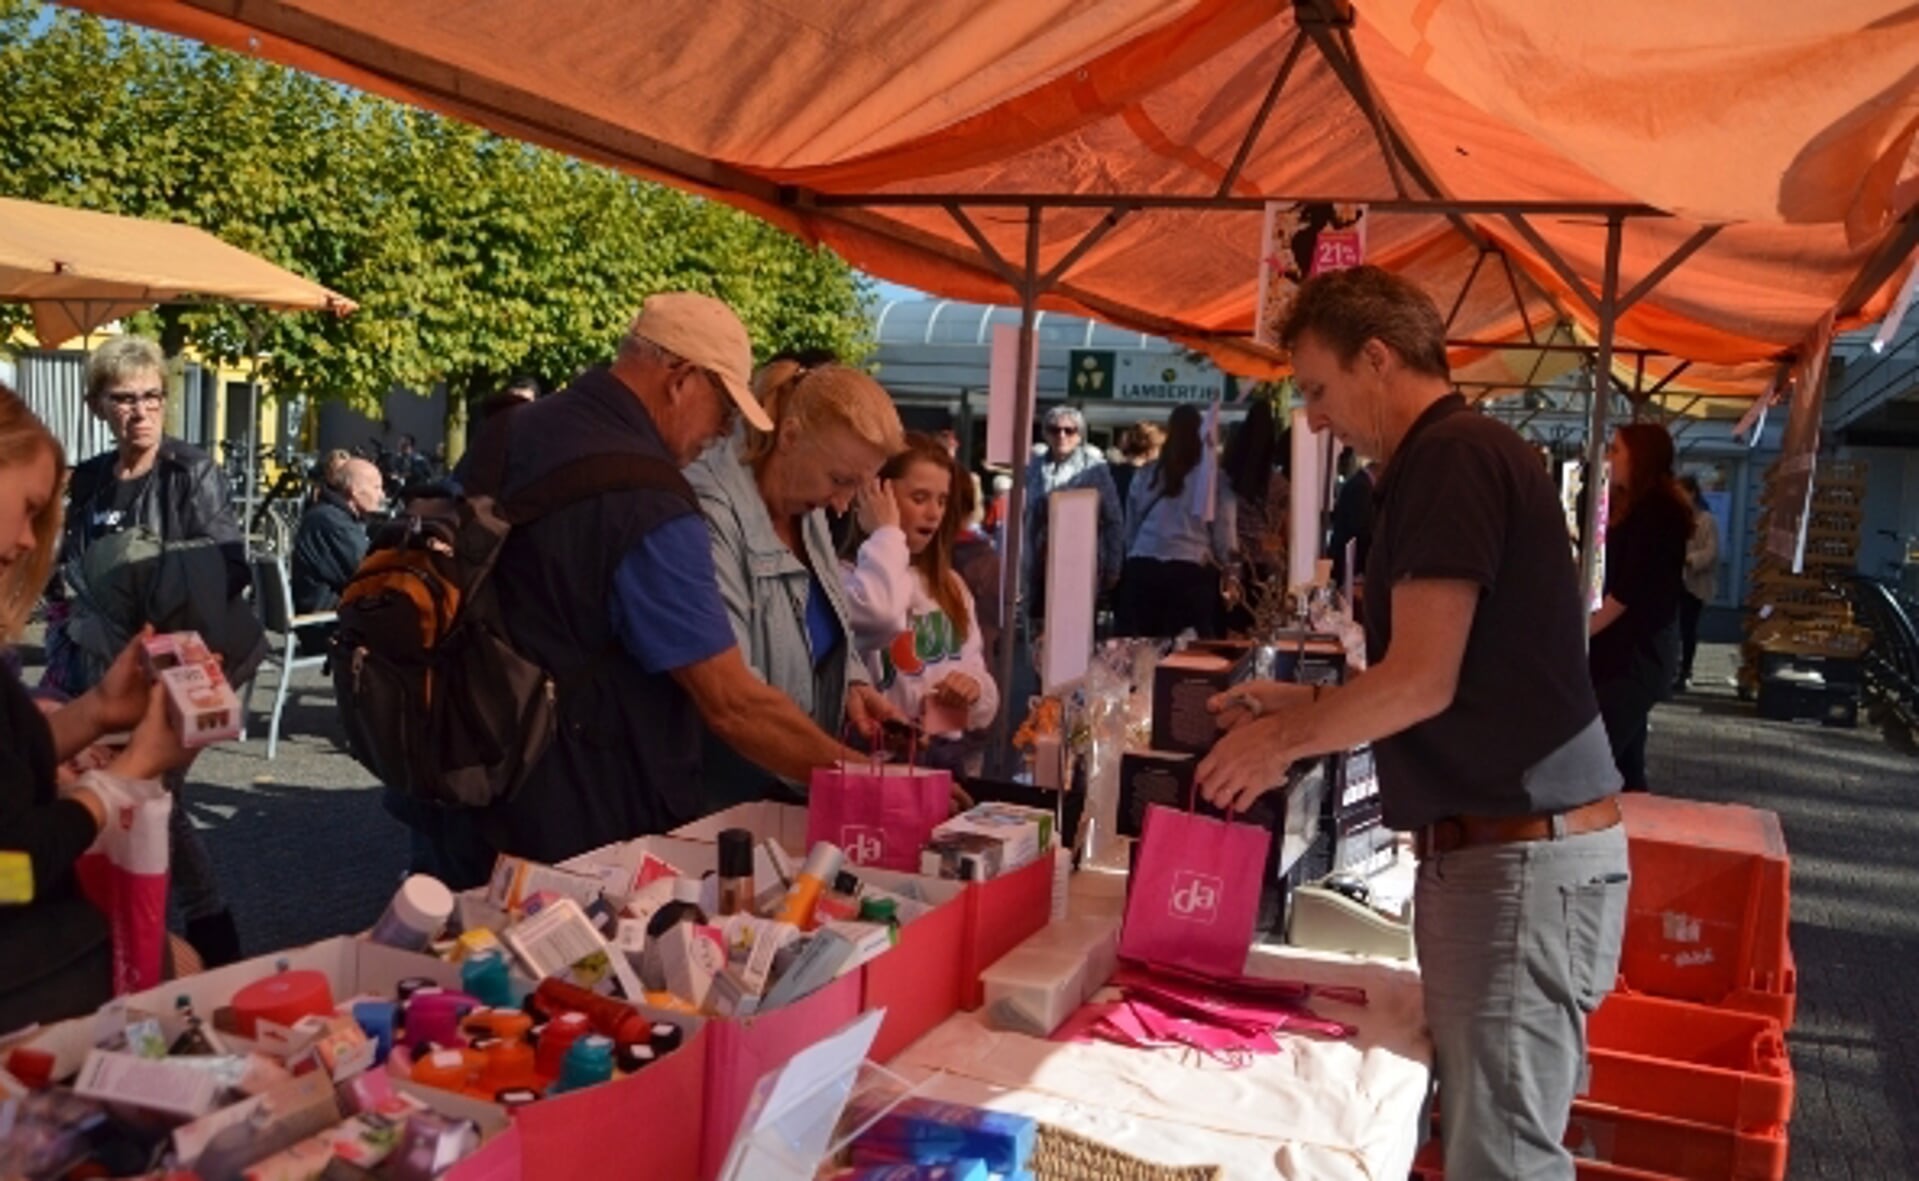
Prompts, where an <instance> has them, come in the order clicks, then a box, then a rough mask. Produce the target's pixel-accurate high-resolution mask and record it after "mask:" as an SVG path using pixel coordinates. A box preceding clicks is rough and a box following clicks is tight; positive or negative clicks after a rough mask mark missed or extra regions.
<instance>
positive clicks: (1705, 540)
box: [1675, 476, 1719, 689]
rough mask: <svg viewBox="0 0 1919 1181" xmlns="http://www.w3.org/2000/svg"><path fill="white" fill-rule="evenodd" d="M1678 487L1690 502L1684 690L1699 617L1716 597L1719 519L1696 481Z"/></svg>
mask: <svg viewBox="0 0 1919 1181" xmlns="http://www.w3.org/2000/svg"><path fill="white" fill-rule="evenodd" d="M1679 487H1680V489H1681V491H1683V492H1685V494H1686V499H1687V500H1689V501H1691V502H1692V537H1691V539H1690V540H1688V541H1687V542H1686V579H1685V589H1684V590H1682V591H1681V592H1680V595H1679V644H1680V652H1679V680H1678V682H1677V683H1676V686H1675V687H1676V688H1678V689H1685V688H1686V687H1688V686H1689V685H1691V684H1692V658H1693V655H1694V654H1695V653H1697V652H1698V651H1699V616H1700V615H1701V614H1703V613H1704V612H1705V610H1706V604H1707V603H1710V602H1712V599H1713V596H1714V595H1716V594H1718V593H1719V518H1718V517H1715V516H1713V515H1712V509H1711V508H1709V507H1708V506H1707V504H1706V494H1705V493H1704V492H1703V491H1701V490H1700V488H1699V480H1698V479H1697V478H1696V477H1693V476H1681V477H1680V478H1679Z"/></svg>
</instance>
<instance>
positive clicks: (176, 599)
mask: <svg viewBox="0 0 1919 1181" xmlns="http://www.w3.org/2000/svg"><path fill="white" fill-rule="evenodd" d="M86 389H87V405H88V407H89V408H90V409H91V410H92V411H93V413H94V414H95V416H97V417H98V418H99V419H100V420H101V421H102V422H104V423H106V426H107V430H108V431H109V432H111V433H112V435H113V443H114V446H113V449H112V450H111V451H107V452H104V453H103V454H100V455H96V456H94V457H93V458H92V459H89V460H87V461H86V462H84V463H82V464H80V465H78V466H77V467H75V468H74V469H73V475H72V478H71V479H70V480H69V481H68V484H67V514H66V527H65V530H64V533H63V535H62V538H61V548H60V573H61V582H62V583H63V584H64V592H63V593H62V596H61V598H62V602H61V603H60V605H59V606H58V607H57V608H56V610H55V611H54V612H53V614H52V615H51V617H50V624H49V627H48V643H47V677H46V683H47V685H48V687H50V688H53V689H55V690H58V691H59V692H62V693H64V694H67V695H69V696H73V695H78V694H79V693H81V692H83V691H85V690H87V689H90V688H92V687H93V686H94V685H95V684H97V683H98V681H99V679H100V677H101V676H102V675H103V674H104V673H105V671H106V668H107V665H108V664H109V663H110V662H111V660H112V659H113V657H114V654H115V653H117V652H118V651H119V650H120V648H121V647H123V646H124V645H125V643H126V641H127V639H128V638H129V637H130V636H132V635H133V634H134V633H135V632H137V631H138V630H139V629H140V628H142V627H144V626H147V625H153V626H154V627H155V629H156V630H159V631H182V630H192V631H197V632H199V633H201V635H202V637H203V638H204V639H205V640H206V641H207V644H208V646H209V647H210V648H211V649H212V650H213V651H215V652H217V653H219V654H220V655H221V656H223V657H224V658H225V661H226V671H227V678H228V679H229V680H230V681H231V682H232V683H234V684H235V685H244V684H245V683H246V682H247V680H248V679H249V678H251V676H252V675H253V669H254V668H255V667H256V666H257V665H258V663H259V660H260V657H261V655H263V654H264V652H265V636H264V633H263V632H262V631H261V630H260V626H259V624H258V622H257V621H256V620H255V618H254V616H253V613H252V611H251V609H250V608H249V607H248V606H247V605H246V602H245V598H244V596H245V593H246V590H247V587H248V585H249V583H250V581H251V580H250V578H249V575H248V571H247V560H246V542H245V537H244V535H243V534H242V533H241V531H240V525H239V522H238V521H236V520H235V519H234V516H233V513H232V511H231V509H230V508H229V506H228V503H227V490H226V482H225V481H224V480H223V479H222V478H221V475H220V469H219V468H218V467H217V466H216V465H215V464H214V462H213V460H212V459H211V458H209V457H208V456H207V455H206V454H205V453H204V452H202V451H200V450H198V449H197V448H194V447H192V446H189V445H188V444H186V443H184V442H181V441H180V440H179V439H174V438H169V437H167V435H166V433H165V431H164V429H163V428H164V422H165V417H166V402H167V395H166V358H165V356H164V355H163V354H162V353H161V351H160V346H159V345H157V344H155V343H154V342H153V341H151V340H147V339H145V338H143V337H138V336H120V337H115V338H114V339H112V340H110V341H108V342H106V343H105V344H103V345H101V346H100V347H99V348H97V349H95V350H94V351H93V354H92V356H90V357H88V358H87V369H86ZM163 567H164V569H163ZM184 786H185V773H184V770H181V771H176V772H174V773H171V774H170V775H169V776H168V779H167V787H168V789H169V790H171V791H172V792H173V793H174V808H173V822H172V835H173V841H172V866H171V872H172V879H173V880H172V884H173V890H174V894H175V896H176V897H177V898H178V899H179V902H180V911H181V914H182V915H183V917H184V918H185V920H186V927H187V929H186V935H187V942H188V943H191V944H192V945H193V947H194V950H196V951H198V952H199V953H200V956H201V958H202V959H204V960H205V961H206V964H207V966H208V967H218V966H219V965H221V964H224V963H230V962H232V961H233V960H236V959H238V958H239V956H240V940H239V935H238V932H237V931H236V930H235V928H234V924H233V915H232V913H231V912H230V911H229V910H228V909H227V904H226V902H225V901H224V900H223V899H222V898H221V896H220V890H219V885H218V883H217V882H216V880H215V878H214V874H213V862H212V859H211V858H210V857H209V856H208V854H207V850H206V845H205V843H204V841H203V840H202V839H201V837H200V834H199V832H198V831H197V830H196V829H195V828H194V827H193V822H192V819H191V817H190V815H189V813H188V810H187V808H186V807H185V806H184V803H183V801H182V800H181V796H180V793H181V790H182V789H183V788H184Z"/></svg>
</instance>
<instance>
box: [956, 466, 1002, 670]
mask: <svg viewBox="0 0 1919 1181" xmlns="http://www.w3.org/2000/svg"><path fill="white" fill-rule="evenodd" d="M953 495H954V497H955V498H956V499H957V500H958V502H959V509H958V512H959V519H960V529H959V536H958V537H956V538H954V539H953V569H955V570H957V571H959V576H960V578H961V579H962V580H963V581H964V582H965V583H966V589H967V590H968V591H969V592H970V593H971V594H972V596H973V606H974V608H975V610H974V612H973V618H974V620H975V622H977V623H978V624H979V632H980V645H981V646H982V647H983V648H984V649H985V650H986V659H987V660H988V661H989V662H990V661H992V660H993V659H994V653H996V652H998V651H999V632H1000V601H999V599H1000V586H999V581H1000V560H999V548H998V547H997V546H996V545H994V544H993V535H992V534H990V533H988V532H987V531H986V524H985V516H984V514H983V513H982V512H981V511H980V479H979V477H978V476H976V475H974V474H972V473H971V472H968V473H967V475H966V478H965V479H964V480H961V481H960V482H959V485H958V486H957V487H956V488H955V489H954V490H953Z"/></svg>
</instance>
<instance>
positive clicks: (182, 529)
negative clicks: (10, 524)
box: [60, 438, 251, 598]
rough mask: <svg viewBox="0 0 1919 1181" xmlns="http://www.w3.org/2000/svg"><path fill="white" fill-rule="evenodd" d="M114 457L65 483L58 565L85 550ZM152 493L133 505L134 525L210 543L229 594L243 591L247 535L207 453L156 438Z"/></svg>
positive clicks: (98, 459) (77, 471) (99, 458)
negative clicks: (219, 557)
mask: <svg viewBox="0 0 1919 1181" xmlns="http://www.w3.org/2000/svg"><path fill="white" fill-rule="evenodd" d="M117 461H118V453H117V452H114V451H108V452H104V453H102V454H100V455H96V456H94V457H93V458H92V459H89V460H87V461H86V462H85V463H82V464H80V465H79V466H77V467H75V468H74V469H73V477H72V479H71V480H69V481H68V483H67V523H66V531H65V535H64V536H63V538H62V542H61V547H60V561H61V564H62V565H65V564H66V563H68V562H72V561H77V560H78V559H79V557H80V555H81V554H83V553H85V552H86V547H87V539H86V523H87V518H88V516H89V513H90V510H91V508H92V506H93V504H94V502H95V501H96V500H97V499H99V498H100V497H103V496H109V495H111V494H112V493H111V490H112V488H113V484H114V478H113V469H114V465H115V463H116V462H117ZM153 477H154V478H153V484H152V487H151V491H150V492H149V493H148V494H147V495H145V496H143V497H141V498H140V500H139V501H138V502H137V504H136V505H135V507H134V511H135V513H137V514H138V520H137V521H135V522H134V523H135V524H138V525H144V526H146V527H147V528H149V529H151V530H153V531H154V532H155V533H157V534H159V535H160V537H162V538H163V539H165V540H167V541H196V540H199V539H201V538H207V539H211V540H213V541H216V542H218V543H219V545H220V552H221V554H222V555H223V556H224V557H225V558H226V565H227V594H228V597H229V598H235V597H238V596H239V595H240V594H241V593H243V592H244V591H245V590H246V588H247V586H248V584H249V583H250V582H251V578H250V576H249V574H248V572H247V556H246V536H245V534H244V533H243V532H242V531H241V529H240V522H239V521H238V520H237V519H235V517H234V515H233V512H232V510H231V509H230V508H229V507H228V504H227V489H226V483H225V481H224V479H223V478H222V477H221V475H220V469H219V468H218V467H217V466H215V465H214V462H213V460H212V458H211V457H210V456H208V455H207V453H206V452H204V451H201V450H200V449H199V448H197V447H194V446H193V445H192V444H190V443H184V442H182V441H180V440H179V439H173V438H166V439H162V440H160V454H159V457H158V458H157V459H155V460H154V467H153Z"/></svg>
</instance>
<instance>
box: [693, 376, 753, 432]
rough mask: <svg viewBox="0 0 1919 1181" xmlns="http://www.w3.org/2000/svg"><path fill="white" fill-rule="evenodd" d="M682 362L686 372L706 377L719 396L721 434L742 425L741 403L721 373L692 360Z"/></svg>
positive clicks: (708, 383)
mask: <svg viewBox="0 0 1919 1181" xmlns="http://www.w3.org/2000/svg"><path fill="white" fill-rule="evenodd" d="M680 364H681V365H682V366H683V367H684V368H685V370H686V372H688V373H697V374H699V375H700V376H701V377H703V378H705V379H706V384H707V385H709V386H711V387H712V388H713V392H714V393H715V394H716V395H718V396H719V399H720V406H721V407H722V408H723V413H722V416H721V418H720V434H721V435H722V436H728V435H731V434H732V433H733V428H735V427H737V426H739V425H740V407H739V403H737V402H735V401H734V400H733V394H732V392H731V391H729V390H728V389H727V388H726V383H725V382H724V381H721V380H720V375H719V374H717V373H715V372H713V371H712V370H711V369H705V368H702V367H700V366H698V365H695V364H693V363H692V362H691V361H681V362H680Z"/></svg>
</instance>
